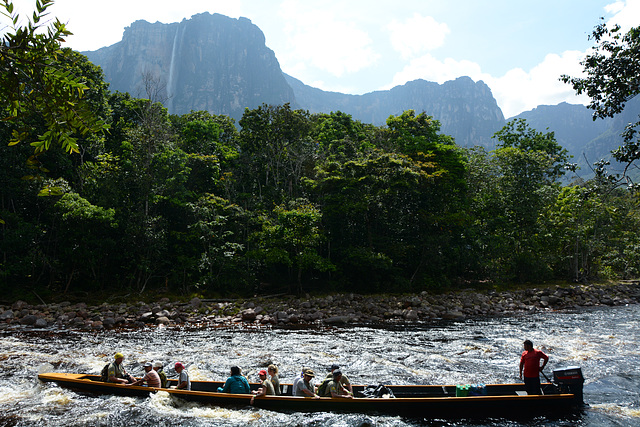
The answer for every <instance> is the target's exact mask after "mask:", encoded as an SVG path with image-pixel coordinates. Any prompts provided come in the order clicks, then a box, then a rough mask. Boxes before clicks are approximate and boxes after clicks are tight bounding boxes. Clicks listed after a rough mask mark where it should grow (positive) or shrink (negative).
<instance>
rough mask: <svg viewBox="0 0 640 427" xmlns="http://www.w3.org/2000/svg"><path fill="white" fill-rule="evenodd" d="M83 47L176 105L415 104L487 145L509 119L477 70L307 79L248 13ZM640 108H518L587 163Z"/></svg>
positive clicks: (376, 112) (114, 80) (115, 76)
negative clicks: (606, 115)
mask: <svg viewBox="0 0 640 427" xmlns="http://www.w3.org/2000/svg"><path fill="white" fill-rule="evenodd" d="M83 53H84V54H85V55H86V56H87V57H88V58H89V60H91V61H92V62H93V63H94V64H96V65H99V66H101V67H102V69H103V70H104V73H105V77H106V80H107V81H108V82H110V83H111V89H112V90H119V91H122V92H129V93H131V94H132V95H134V96H141V97H144V96H146V94H145V93H144V91H143V89H142V87H143V81H142V80H143V78H142V76H143V75H144V74H145V73H146V74H149V75H152V76H153V77H155V78H158V79H159V81H161V82H162V83H163V84H164V85H165V88H164V95H165V98H166V100H165V105H166V106H167V108H168V109H169V112H170V113H173V114H184V113H188V112H189V111H191V110H207V111H209V112H211V113H214V114H226V115H229V116H230V117H233V118H234V119H236V120H238V119H240V118H241V117H242V114H243V112H244V109H245V108H249V109H253V108H256V107H258V106H259V105H261V104H263V103H264V104H273V105H282V104H284V103H290V104H291V105H292V106H293V107H294V108H302V109H306V110H309V111H310V112H312V113H320V112H324V113H329V112H331V111H338V110H339V111H342V112H344V113H347V114H350V115H352V116H353V118H354V119H357V120H361V121H363V122H365V123H372V124H375V125H383V124H384V123H385V121H386V119H387V118H388V117H389V116H390V115H392V114H393V115H398V114H400V113H402V112H403V111H405V110H408V109H413V110H416V111H417V112H422V111H425V112H426V113H427V114H429V115H430V116H433V117H434V118H435V119H437V120H439V121H440V123H441V125H442V126H441V132H442V133H444V134H447V135H451V136H452V137H454V138H455V140H456V143H457V144H458V145H460V146H464V147H470V146H475V145H481V146H484V147H485V148H487V149H493V148H494V147H495V143H496V141H495V140H494V139H492V135H493V134H494V133H495V132H497V131H498V130H500V129H501V128H502V127H503V126H504V124H505V123H506V120H505V118H504V115H503V113H502V110H501V109H500V107H499V106H498V104H497V102H496V100H495V98H494V97H493V95H492V93H491V90H490V88H489V87H488V86H487V85H486V84H485V83H484V82H482V81H479V82H474V81H473V80H472V79H471V78H469V77H459V78H457V79H455V80H452V81H448V82H445V83H443V84H438V83H433V82H428V81H425V80H414V81H411V82H408V83H406V84H404V85H401V86H396V87H394V88H392V89H390V90H382V91H375V92H370V93H367V94H364V95H348V94H343V93H338V92H327V91H323V90H320V89H317V88H313V87H311V86H308V85H305V84H304V83H303V82H301V81H300V80H298V79H295V78H294V77H291V76H289V75H286V74H284V73H283V72H282V70H281V69H280V64H279V63H278V60H277V58H276V57H275V54H274V52H273V51H272V50H271V49H269V48H268V47H267V46H266V44H265V37H264V34H263V33H262V31H261V30H260V29H259V28H258V27H257V26H256V25H254V24H253V23H252V22H251V21H250V20H249V19H247V18H239V19H234V18H229V17H226V16H223V15H220V14H213V15H211V14H209V13H202V14H198V15H194V16H192V17H191V19H184V20H182V21H181V22H179V23H172V24H162V23H159V22H156V23H154V24H151V23H148V22H146V21H136V22H134V23H132V24H131V26H129V27H127V28H125V32H124V35H123V38H122V40H121V41H120V42H118V43H116V44H114V45H111V46H108V47H104V48H102V49H99V50H96V51H92V52H83ZM637 98H638V97H637ZM639 112H640V101H638V99H635V100H632V101H631V102H629V106H628V107H627V109H626V110H625V113H623V114H621V115H619V117H617V118H616V119H611V120H598V121H595V122H594V121H593V120H592V118H591V111H590V110H588V109H587V108H586V107H585V106H583V105H571V104H567V103H561V104H558V105H552V106H539V107H537V108H535V109H533V110H531V111H527V112H523V113H521V114H519V115H517V116H515V117H513V118H525V119H526V120H527V122H528V123H529V125H530V126H531V127H533V128H535V129H536V130H538V131H540V132H544V131H546V129H547V128H549V130H550V131H554V132H555V135H556V138H557V139H558V142H559V143H560V144H561V145H562V146H563V147H565V148H567V149H568V150H569V152H570V153H571V154H572V155H573V156H574V158H575V159H574V161H577V162H579V163H584V165H586V164H587V161H586V160H584V159H585V157H586V158H587V159H588V162H589V163H593V162H594V161H596V160H599V159H600V158H603V157H606V156H607V155H608V153H609V150H610V149H611V148H610V147H613V148H615V147H617V146H618V145H620V143H621V138H620V137H619V134H620V133H621V132H622V130H623V129H624V126H625V125H626V123H624V120H626V118H627V117H634V116H635V117H636V118H637V115H638V113H639ZM633 121H635V120H633Z"/></svg>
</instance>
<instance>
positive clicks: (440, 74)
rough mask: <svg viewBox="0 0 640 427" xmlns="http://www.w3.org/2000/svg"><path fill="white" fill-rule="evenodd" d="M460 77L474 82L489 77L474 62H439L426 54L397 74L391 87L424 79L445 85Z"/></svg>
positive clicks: (449, 60) (449, 59)
mask: <svg viewBox="0 0 640 427" xmlns="http://www.w3.org/2000/svg"><path fill="white" fill-rule="evenodd" d="M460 76H469V77H471V78H472V79H474V80H481V79H484V78H486V77H489V75H488V74H483V73H482V72H481V70H480V66H479V65H478V64H476V63H475V62H472V61H466V60H463V61H456V60H454V59H451V58H446V59H444V60H442V61H441V60H439V59H436V58H434V57H433V56H432V55H431V54H426V55H424V56H421V57H420V58H416V59H413V60H411V62H410V63H409V64H408V65H406V66H405V67H404V68H403V69H402V71H400V72H398V73H396V75H395V76H394V77H393V80H392V83H391V85H390V86H388V87H386V88H387V89H388V88H390V87H393V86H397V85H402V84H405V83H406V82H408V81H411V80H415V79H424V80H428V81H431V82H437V83H440V84H442V83H444V82H446V81H447V80H453V79H455V78H457V77H460Z"/></svg>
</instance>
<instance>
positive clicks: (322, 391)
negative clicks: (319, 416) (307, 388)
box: [318, 378, 333, 397]
mask: <svg viewBox="0 0 640 427" xmlns="http://www.w3.org/2000/svg"><path fill="white" fill-rule="evenodd" d="M332 379H333V378H327V379H326V380H324V381H322V384H320V386H319V387H318V396H320V397H327V396H331V394H330V392H329V390H328V388H329V383H330V382H331V380H332Z"/></svg>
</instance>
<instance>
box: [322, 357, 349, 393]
mask: <svg viewBox="0 0 640 427" xmlns="http://www.w3.org/2000/svg"><path fill="white" fill-rule="evenodd" d="M329 369H330V370H331V372H330V373H329V374H327V376H326V378H325V381H326V380H329V381H331V380H332V379H333V373H334V372H335V371H338V370H340V366H338V365H336V364H333V365H331V368H329ZM340 384H342V385H343V386H344V388H346V389H347V391H349V393H351V394H353V388H352V387H351V381H349V377H347V376H346V375H345V374H342V377H341V378H340Z"/></svg>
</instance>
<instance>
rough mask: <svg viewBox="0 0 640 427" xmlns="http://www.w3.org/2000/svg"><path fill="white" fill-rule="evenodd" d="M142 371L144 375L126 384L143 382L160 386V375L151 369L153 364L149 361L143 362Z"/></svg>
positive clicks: (152, 385)
mask: <svg viewBox="0 0 640 427" xmlns="http://www.w3.org/2000/svg"><path fill="white" fill-rule="evenodd" d="M144 372H145V374H144V377H142V378H140V379H139V380H138V381H135V382H133V383H131V384H127V385H142V384H143V383H147V386H149V387H155V388H158V387H160V375H158V373H157V372H156V371H154V370H153V364H152V363H151V362H147V363H145V364H144Z"/></svg>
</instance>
